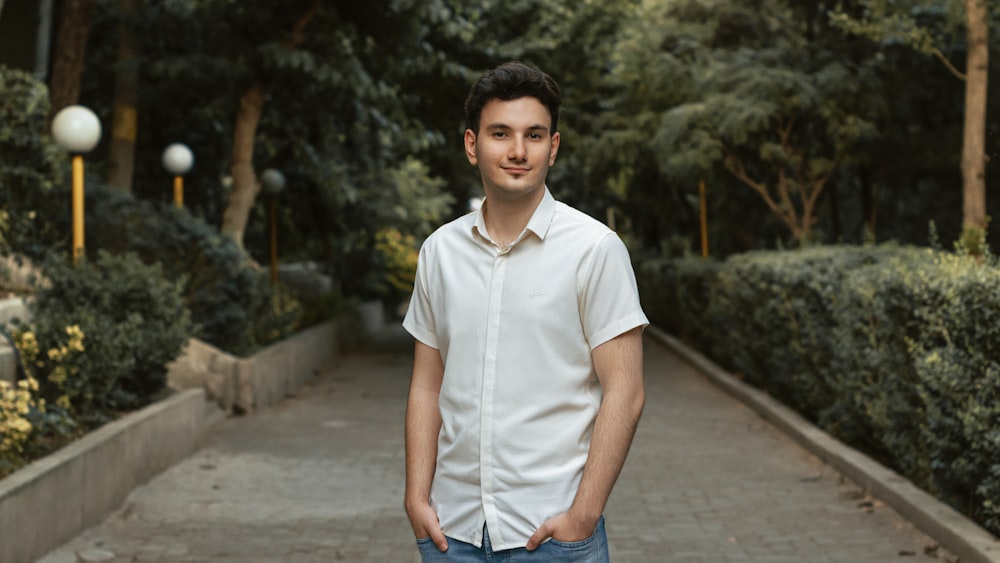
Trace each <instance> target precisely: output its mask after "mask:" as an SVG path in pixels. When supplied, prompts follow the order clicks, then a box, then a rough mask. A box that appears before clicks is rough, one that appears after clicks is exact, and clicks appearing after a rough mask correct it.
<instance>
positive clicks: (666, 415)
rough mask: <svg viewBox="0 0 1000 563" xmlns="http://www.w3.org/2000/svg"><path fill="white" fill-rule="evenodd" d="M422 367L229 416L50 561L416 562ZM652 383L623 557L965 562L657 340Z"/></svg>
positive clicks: (355, 365)
mask: <svg viewBox="0 0 1000 563" xmlns="http://www.w3.org/2000/svg"><path fill="white" fill-rule="evenodd" d="M411 362H412V356H411V354H409V353H408V346H406V345H405V339H404V338H402V337H401V336H400V335H398V334H397V335H395V336H394V337H393V338H392V339H390V340H388V341H386V342H385V343H383V345H382V346H379V347H375V348H374V349H373V350H370V351H368V352H365V353H357V354H353V355H350V356H348V357H346V358H345V359H343V360H342V361H341V362H339V363H338V364H337V365H333V366H330V367H329V368H327V369H326V370H324V371H323V372H322V373H321V374H320V375H318V376H317V377H316V378H315V379H314V380H313V381H311V382H310V383H308V384H307V385H305V386H304V387H303V388H301V389H300V390H299V391H298V393H296V395H295V396H293V397H290V398H288V399H287V400H285V401H284V402H283V403H281V404H280V405H278V406H276V407H273V408H271V409H268V410H266V411H264V412H259V413H256V414H252V415H249V416H244V417H237V418H230V419H226V420H223V421H221V422H219V423H218V424H216V425H215V426H214V427H213V428H212V430H211V431H210V434H209V436H208V438H207V439H206V443H205V445H204V447H203V448H202V449H201V450H200V451H198V452H197V453H196V454H195V455H193V456H191V457H190V458H188V459H186V460H184V461H182V462H181V463H179V464H177V465H175V466H174V467H172V468H170V469H168V470H167V471H166V472H164V473H163V474H161V475H160V476H158V477H157V478H155V479H154V480H152V481H151V482H150V483H148V484H146V485H144V486H141V487H139V488H137V489H135V490H134V491H133V493H132V494H131V495H130V496H129V498H128V499H127V501H126V502H125V505H124V506H123V507H122V508H121V509H120V510H119V511H118V512H116V513H114V514H113V515H111V516H110V517H109V518H108V519H107V520H105V521H104V522H103V523H102V524H101V525H99V526H97V527H95V528H92V529H90V530H87V531H85V532H83V533H82V534H80V535H79V536H77V537H76V538H74V539H72V540H71V541H69V542H68V543H66V544H65V545H63V546H62V547H60V548H58V549H56V550H54V551H53V552H51V553H49V554H48V555H47V556H46V557H44V558H43V559H41V560H40V561H41V562H42V563H71V562H76V561H114V562H119V561H121V562H125V561H135V562H140V561H160V562H196V561H199V562H210V561H218V562H237V561H239V562H262V563H263V562H278V561H281V562H303V563H305V562H309V563H312V562H327V561H349V562H399V561H402V562H409V561H417V560H418V559H417V555H416V549H415V547H414V544H413V540H412V534H411V532H410V529H409V525H408V523H407V521H406V517H405V515H404V513H403V509H402V495H403V414H404V408H405V398H406V392H407V384H408V378H409V369H410V365H411ZM646 387H647V407H646V411H645V413H644V415H643V419H642V422H641V423H640V427H639V431H638V433H637V435H636V440H635V443H634V445H633V448H632V452H631V454H630V457H629V460H628V462H627V464H626V466H625V469H624V471H623V472H622V475H621V477H620V479H619V481H618V484H617V485H616V487H615V491H614V493H613V494H612V498H611V501H610V502H609V505H608V508H607V512H606V514H607V530H608V536H609V542H610V547H611V554H612V560H613V561H615V562H619V563H628V562H640V563H641V562H660V561H663V562H711V563H715V562H728V561H759V562H774V563H779V562H810V563H825V562H852V563H859V562H861V563H863V562H871V563H885V562H891V561H904V562H909V561H952V560H953V558H952V557H951V556H949V555H948V554H947V553H944V552H943V551H941V552H937V553H935V546H936V544H935V543H934V542H933V541H932V540H931V539H929V538H927V537H926V536H924V535H923V534H921V533H920V532H918V531H917V530H915V529H914V527H913V526H912V525H911V524H910V523H908V522H907V521H905V520H904V519H902V518H901V517H900V516H899V515H898V514H896V513H895V512H893V511H892V510H890V509H889V508H887V507H885V506H883V505H882V504H881V503H880V502H879V501H878V500H876V499H872V498H869V497H867V496H866V495H865V494H864V492H863V491H861V490H859V488H858V487H857V486H855V485H853V484H852V483H850V482H848V481H846V480H844V479H843V478H842V477H841V476H840V475H839V474H838V473H837V472H835V471H834V470H832V469H831V468H829V467H828V466H825V465H824V464H822V463H821V462H820V461H819V460H818V459H816V458H815V457H813V456H812V455H810V454H808V453H807V452H806V451H805V450H803V449H802V448H801V447H799V446H798V445H797V444H795V443H794V442H792V441H791V440H790V439H788V438H787V437H786V436H784V435H783V434H781V433H780V432H778V431H777V430H775V429H774V428H773V427H772V426H771V425H770V424H768V423H767V422H765V421H763V420H762V419H761V418H760V417H758V416H757V415H756V414H754V413H753V412H752V411H750V410H749V409H748V408H746V407H744V406H743V405H742V404H741V403H739V402H737V401H735V400H734V399H732V398H730V397H729V396H728V395H726V394H725V393H723V392H722V391H720V390H719V389H717V388H716V387H714V386H713V385H712V384H711V383H709V382H708V381H707V380H706V379H705V378H704V377H702V376H701V375H700V374H699V373H698V372H697V371H695V370H694V369H693V368H691V367H690V366H689V365H687V364H686V363H683V362H682V361H681V360H680V359H679V358H678V357H677V356H675V355H674V354H672V353H671V352H670V351H668V349H667V348H665V347H663V346H662V345H660V344H658V343H657V342H656V341H655V340H653V339H651V338H647V341H646Z"/></svg>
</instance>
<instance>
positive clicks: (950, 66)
mask: <svg viewBox="0 0 1000 563" xmlns="http://www.w3.org/2000/svg"><path fill="white" fill-rule="evenodd" d="M931 54H933V55H934V56H935V57H937V58H938V60H940V61H941V62H942V63H944V66H946V67H948V70H949V71H951V73H952V74H954V75H955V76H957V77H958V79H959V80H961V81H963V82H964V81H965V74H963V73H962V71H960V70H958V69H957V68H955V65H953V64H951V61H949V60H948V57H946V56H944V53H942V52H941V50H940V49H938V48H937V47H931Z"/></svg>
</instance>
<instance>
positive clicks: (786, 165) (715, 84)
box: [653, 2, 875, 243]
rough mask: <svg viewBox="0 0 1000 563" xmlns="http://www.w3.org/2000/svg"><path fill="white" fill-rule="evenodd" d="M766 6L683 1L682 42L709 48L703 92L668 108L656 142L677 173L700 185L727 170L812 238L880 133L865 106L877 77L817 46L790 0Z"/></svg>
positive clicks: (802, 237)
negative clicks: (862, 97)
mask: <svg viewBox="0 0 1000 563" xmlns="http://www.w3.org/2000/svg"><path fill="white" fill-rule="evenodd" d="M759 4H760V6H741V5H735V4H731V3H728V2H715V3H714V5H705V4H704V3H702V2H678V3H676V4H674V6H673V8H672V9H671V14H672V17H673V18H676V21H677V23H676V24H675V25H677V26H678V27H681V26H684V27H685V28H686V29H688V30H689V31H688V33H687V34H686V36H687V37H686V39H687V41H677V42H676V43H675V44H674V46H673V49H674V50H675V52H677V53H681V52H683V50H685V49H690V48H691V46H692V45H696V46H697V49H698V53H699V55H698V56H697V59H696V60H695V61H694V65H695V66H694V71H693V84H694V95H693V96H692V97H691V98H690V99H688V100H687V101H685V102H684V103H682V104H680V105H677V106H676V107H673V108H670V109H668V110H667V111H665V112H663V114H662V119H661V122H660V124H659V128H658V131H657V133H656V135H655V136H654V138H653V143H654V145H655V146H656V148H657V149H658V152H659V154H660V158H659V163H660V169H661V171H662V172H663V173H664V174H665V175H666V176H667V177H669V178H672V179H674V180H675V181H685V182H687V183H689V184H691V185H696V184H697V182H698V180H699V179H701V178H704V177H706V176H711V175H717V173H718V171H721V172H724V173H727V174H728V175H729V176H731V177H732V178H734V179H736V180H737V181H739V182H740V183H741V184H742V185H744V186H746V187H749V188H751V189H752V190H753V192H755V193H756V194H757V195H758V196H759V197H760V198H761V200H762V201H763V202H764V203H765V204H766V205H767V207H768V209H770V210H771V212H772V213H773V214H774V215H775V216H776V217H777V218H779V219H780V220H781V221H782V223H783V224H784V225H785V227H786V228H787V229H788V232H789V233H790V234H791V236H792V237H793V239H794V240H795V241H797V242H798V243H802V242H804V241H806V240H809V239H810V237H811V236H812V229H813V227H814V226H815V224H816V222H817V220H818V205H819V202H820V198H821V196H822V194H823V192H824V189H825V188H826V187H827V186H828V185H829V183H830V181H831V178H832V177H833V175H834V174H835V173H836V172H837V171H838V169H839V167H840V166H842V165H843V164H844V163H845V162H847V161H849V160H850V159H852V158H854V155H855V153H856V151H857V149H858V146H859V144H860V143H862V142H864V141H865V140H867V139H870V138H872V137H873V135H874V134H875V130H874V127H873V125H872V123H871V121H870V119H869V118H868V117H867V116H865V115H864V114H863V113H862V112H861V111H859V109H860V108H859V107H858V105H857V103H856V102H857V99H856V98H857V97H858V90H859V89H862V88H865V87H866V86H867V83H868V82H870V80H871V77H870V76H867V71H866V69H865V68H864V67H862V66H859V65H857V64H854V63H852V62H851V61H849V60H844V59H843V57H835V56H830V54H828V53H812V52H810V48H809V43H808V40H807V37H806V36H805V35H804V34H803V33H802V31H801V29H802V28H800V27H798V26H796V25H794V24H793V21H792V13H791V12H790V11H789V9H788V8H787V6H786V5H785V4H783V3H781V2H760V3H759ZM761 12H764V13H766V14H767V16H766V17H763V16H762V15H761ZM699 22H707V23H699ZM747 46H752V47H754V48H753V49H748V48H746V47H747Z"/></svg>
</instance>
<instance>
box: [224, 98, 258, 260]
mask: <svg viewBox="0 0 1000 563" xmlns="http://www.w3.org/2000/svg"><path fill="white" fill-rule="evenodd" d="M266 96H267V90H266V89H265V88H264V85H263V84H261V83H260V82H254V83H253V85H252V86H251V87H250V89H249V90H247V91H246V92H244V93H243V97H241V98H240V108H239V111H237V113H236V127H235V128H234V131H233V164H232V169H231V172H232V176H233V187H232V191H231V192H230V193H229V204H228V205H227V206H226V210H225V211H224V212H223V214H222V234H223V235H226V236H228V237H230V238H231V239H233V240H234V241H236V244H238V245H239V246H240V247H241V248H242V247H243V233H244V232H245V231H246V228H247V220H248V219H249V217H250V209H251V208H252V207H253V203H254V200H256V198H257V194H258V193H259V192H260V183H259V182H258V181H257V174H256V173H255V172H254V169H253V146H254V137H255V135H256V133H257V125H258V124H259V123H260V116H261V114H262V113H263V112H264V99H265V98H266Z"/></svg>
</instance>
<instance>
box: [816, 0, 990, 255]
mask: <svg viewBox="0 0 1000 563" xmlns="http://www.w3.org/2000/svg"><path fill="white" fill-rule="evenodd" d="M860 4H861V5H862V6H863V8H864V10H863V12H862V14H861V15H860V17H852V15H850V14H848V13H846V12H844V11H843V10H838V11H836V12H834V13H833V14H831V18H832V19H833V21H834V22H835V23H836V24H837V25H839V26H840V27H841V28H843V29H844V30H846V31H848V32H850V33H854V34H857V35H862V36H865V37H868V38H870V39H873V40H875V41H878V42H882V43H885V42H889V41H893V42H902V43H904V44H907V45H909V46H910V47H912V48H914V49H916V50H918V51H920V52H922V53H926V54H931V55H934V56H935V57H937V58H938V59H939V60H941V61H942V63H944V65H945V66H946V67H947V68H948V70H949V71H951V72H952V73H953V74H955V75H956V76H957V77H958V78H959V79H961V80H963V81H964V83H965V113H964V124H963V136H962V155H961V172H962V226H963V231H964V233H963V239H964V240H966V241H967V242H970V243H973V244H976V243H981V242H982V240H983V239H984V237H985V231H986V226H987V222H988V217H987V215H986V172H985V167H986V159H987V156H986V154H987V153H986V145H985V143H986V106H987V83H988V78H989V75H988V65H989V43H988V20H989V12H988V8H987V4H986V2H985V0H964V1H963V2H961V3H960V2H959V0H937V1H934V2H928V1H920V2H918V1H916V0H910V1H907V2H887V1H886V0H862V1H861V2H860ZM960 12H964V18H960V16H958V15H957V14H958V13H960ZM949 14H951V15H950V17H947V16H948V15H949ZM960 19H964V26H965V38H966V65H965V67H966V69H965V72H964V73H962V72H961V71H959V70H958V69H957V68H956V67H955V66H954V65H953V64H952V63H951V61H950V60H949V58H948V57H947V55H946V54H945V53H944V52H943V51H942V48H941V44H942V43H943V42H944V40H943V36H944V35H946V31H947V27H948V26H949V25H954V24H955V23H956V22H957V21H958V20H960Z"/></svg>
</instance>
